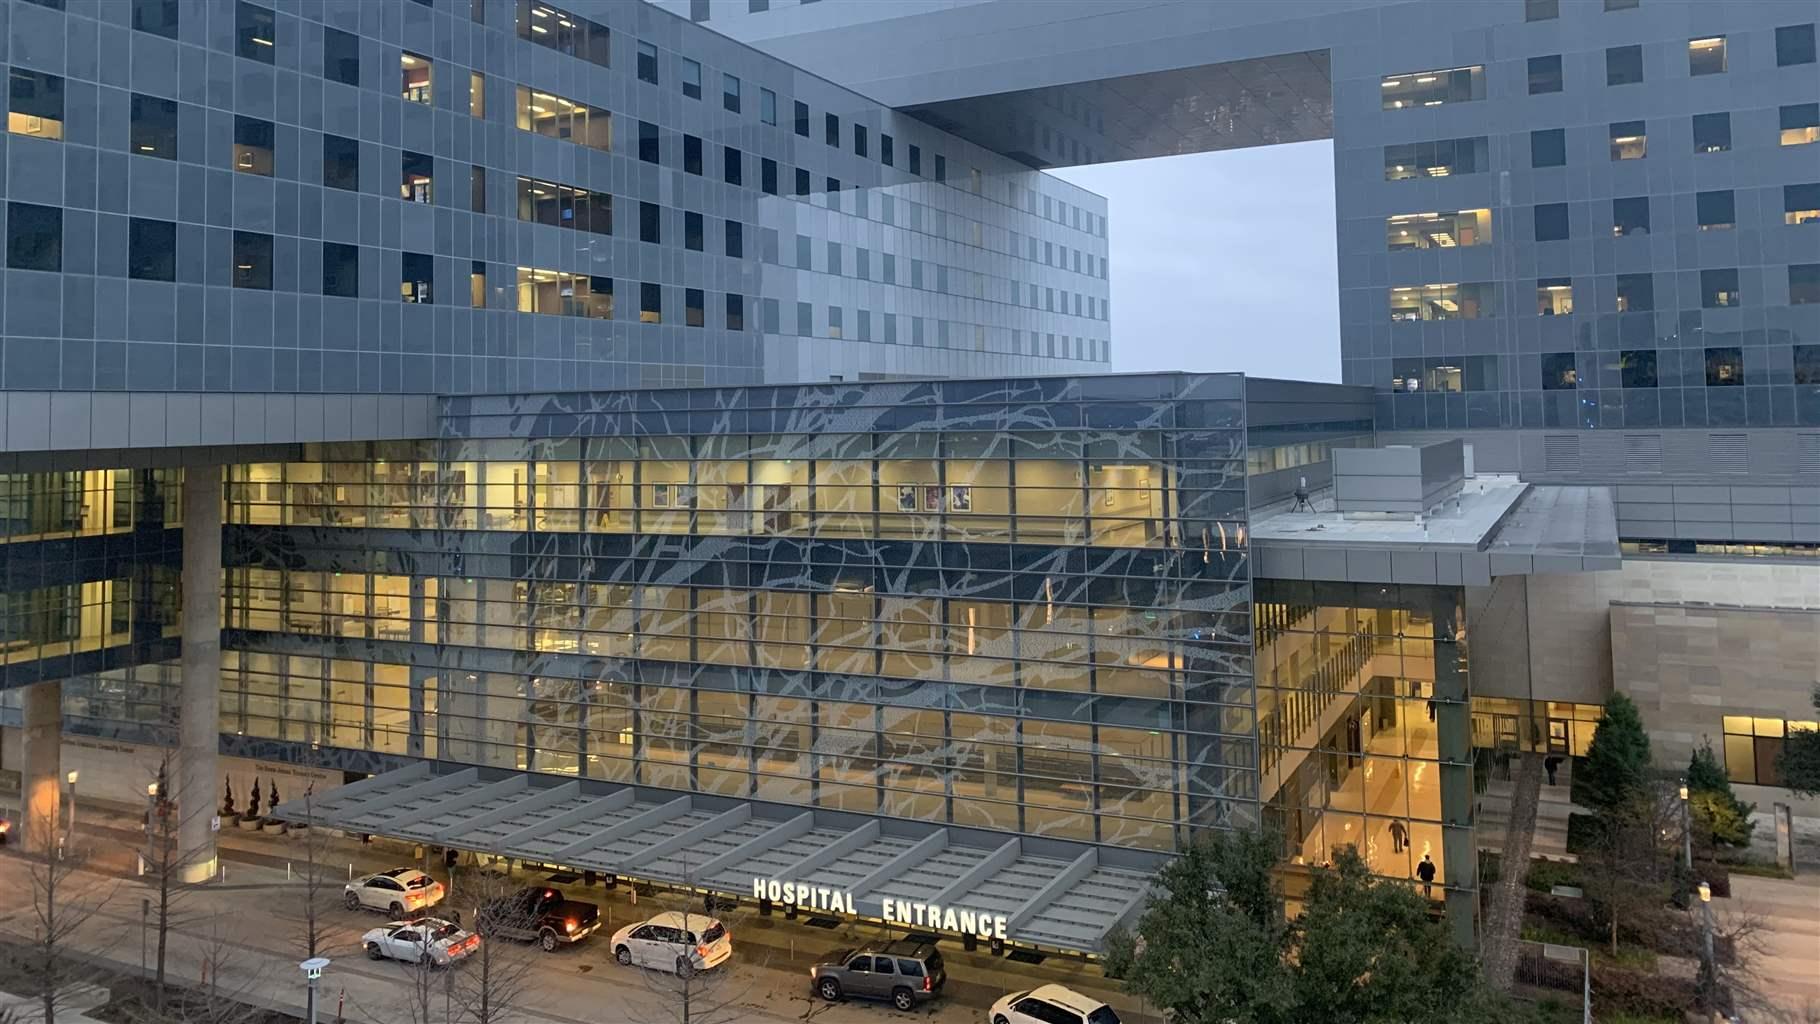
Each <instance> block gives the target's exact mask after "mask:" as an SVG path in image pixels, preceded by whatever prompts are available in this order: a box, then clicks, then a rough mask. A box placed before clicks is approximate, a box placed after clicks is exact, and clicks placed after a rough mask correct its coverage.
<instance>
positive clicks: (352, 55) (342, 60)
mask: <svg viewBox="0 0 1820 1024" xmlns="http://www.w3.org/2000/svg"><path fill="white" fill-rule="evenodd" d="M322 77H324V78H326V79H328V80H329V81H331V82H340V83H342V84H343V85H353V86H358V85H359V84H360V37H359V36H357V35H354V34H353V33H350V32H343V31H341V30H340V29H338V28H326V27H325V28H324V29H323V30H322Z"/></svg>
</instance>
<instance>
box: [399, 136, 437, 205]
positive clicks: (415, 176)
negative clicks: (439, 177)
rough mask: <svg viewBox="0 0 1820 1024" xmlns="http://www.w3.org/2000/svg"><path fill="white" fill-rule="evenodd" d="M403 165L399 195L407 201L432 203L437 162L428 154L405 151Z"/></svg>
mask: <svg viewBox="0 0 1820 1024" xmlns="http://www.w3.org/2000/svg"><path fill="white" fill-rule="evenodd" d="M403 157H404V159H403V161H402V164H403V167H402V172H401V175H400V177H399V182H398V197H399V198H400V199H403V200H404V201H405V202H407V203H431V202H434V201H435V200H434V199H433V198H431V193H430V186H431V183H432V182H433V180H434V179H435V177H436V162H435V161H434V160H432V159H431V158H430V157H429V155H428V154H424V153H413V152H411V151H410V150H408V149H407V150H405V151H404V152H403Z"/></svg>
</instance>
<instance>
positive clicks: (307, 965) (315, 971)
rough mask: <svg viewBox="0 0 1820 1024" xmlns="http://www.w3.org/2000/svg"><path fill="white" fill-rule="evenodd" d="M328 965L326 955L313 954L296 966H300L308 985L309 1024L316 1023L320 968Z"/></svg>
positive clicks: (320, 977) (320, 978)
mask: <svg viewBox="0 0 1820 1024" xmlns="http://www.w3.org/2000/svg"><path fill="white" fill-rule="evenodd" d="M328 965H329V960H328V958H327V957H321V956H313V957H310V958H309V959H308V960H305V961H304V962H303V963H300V964H298V965H297V966H298V967H300V968H302V970H303V977H304V981H305V982H307V983H308V985H309V993H310V994H309V1011H310V1012H309V1024H316V983H317V982H318V981H320V980H322V969H323V968H324V967H327V966H328Z"/></svg>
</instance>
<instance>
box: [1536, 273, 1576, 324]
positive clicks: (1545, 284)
mask: <svg viewBox="0 0 1820 1024" xmlns="http://www.w3.org/2000/svg"><path fill="white" fill-rule="evenodd" d="M1573 311H1574V284H1573V280H1572V279H1571V278H1566V277H1544V278H1539V279H1537V281H1536V315H1537V316H1566V315H1567V314H1569V313H1572V312H1573Z"/></svg>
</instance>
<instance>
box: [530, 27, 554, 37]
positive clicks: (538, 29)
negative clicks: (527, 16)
mask: <svg viewBox="0 0 1820 1024" xmlns="http://www.w3.org/2000/svg"><path fill="white" fill-rule="evenodd" d="M531 31H533V32H536V33H538V34H539V35H546V36H547V35H549V34H550V30H549V29H547V28H544V27H543V26H542V25H532V26H531Z"/></svg>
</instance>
